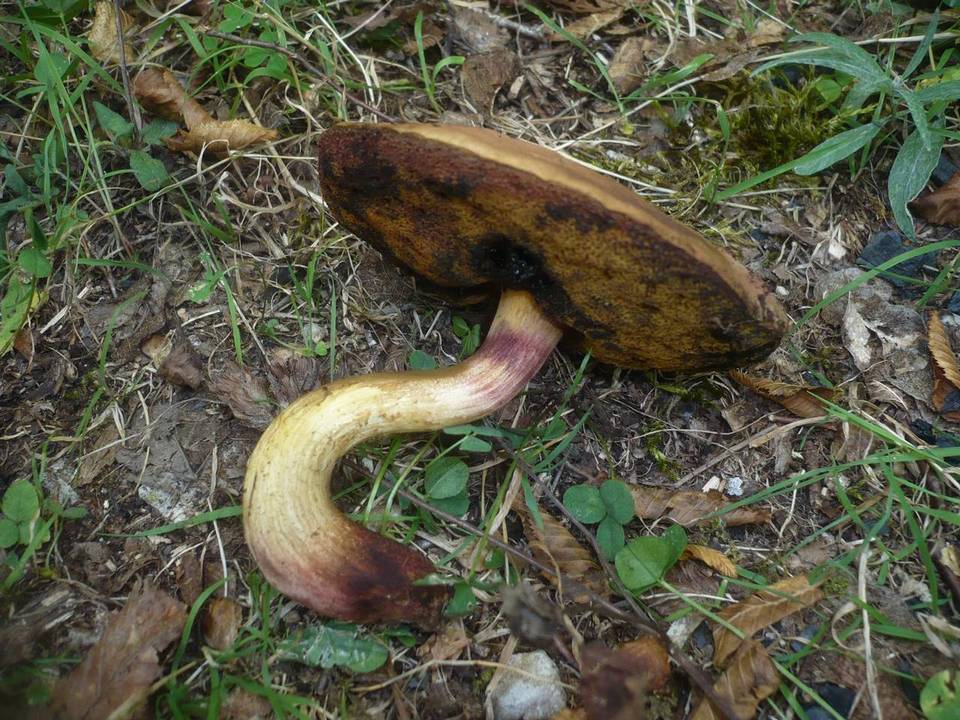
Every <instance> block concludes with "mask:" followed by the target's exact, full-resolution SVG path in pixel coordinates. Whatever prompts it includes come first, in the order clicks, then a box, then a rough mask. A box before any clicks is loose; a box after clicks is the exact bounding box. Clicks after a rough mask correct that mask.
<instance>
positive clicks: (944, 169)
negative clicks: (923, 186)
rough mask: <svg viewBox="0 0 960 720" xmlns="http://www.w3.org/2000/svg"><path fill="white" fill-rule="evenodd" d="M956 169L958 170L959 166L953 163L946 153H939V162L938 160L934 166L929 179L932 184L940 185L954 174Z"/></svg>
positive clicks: (959, 169)
mask: <svg viewBox="0 0 960 720" xmlns="http://www.w3.org/2000/svg"><path fill="white" fill-rule="evenodd" d="M958 171H960V168H958V167H957V166H956V165H955V164H954V163H953V161H952V160H951V159H950V157H949V156H948V155H947V154H946V153H940V162H938V163H937V167H935V168H934V170H933V174H932V175H931V176H930V180H931V181H932V182H933V184H934V185H936V186H937V187H940V186H941V185H943V184H944V183H945V182H947V181H948V180H949V179H950V178H952V177H953V176H954V175H956V174H957V172H958Z"/></svg>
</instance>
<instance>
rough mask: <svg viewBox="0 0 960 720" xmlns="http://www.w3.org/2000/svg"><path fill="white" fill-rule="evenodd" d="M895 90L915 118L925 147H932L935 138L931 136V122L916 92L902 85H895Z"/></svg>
mask: <svg viewBox="0 0 960 720" xmlns="http://www.w3.org/2000/svg"><path fill="white" fill-rule="evenodd" d="M894 92H896V94H897V95H899V96H900V99H901V100H903V103H904V105H906V106H907V109H908V110H909V111H910V117H911V118H913V124H914V126H915V127H916V128H917V132H918V133H919V134H920V140H921V142H923V147H924V148H930V146H931V145H932V143H933V138H932V137H931V136H930V123H928V122H927V109H926V108H925V107H924V106H923V103H921V102H920V100H919V98H917V96H916V93H914V92H913V91H912V90H908V89H907V88H905V87H902V86H895V87H894Z"/></svg>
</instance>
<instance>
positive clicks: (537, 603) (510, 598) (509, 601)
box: [500, 581, 569, 650]
mask: <svg viewBox="0 0 960 720" xmlns="http://www.w3.org/2000/svg"><path fill="white" fill-rule="evenodd" d="M500 595H501V597H502V598H503V616H504V617H505V618H506V619H507V627H509V628H510V632H511V633H512V634H513V636H514V637H515V638H517V639H518V640H520V641H521V642H524V643H526V644H527V645H530V646H531V647H535V648H540V649H541V650H555V649H556V648H557V646H558V645H559V644H562V643H563V640H564V639H565V638H566V637H567V636H568V635H569V632H568V631H567V628H566V618H565V617H564V615H563V611H562V610H561V609H560V608H559V607H557V606H556V605H554V604H553V603H552V602H550V600H548V599H547V598H545V597H543V596H542V595H540V594H538V593H537V592H536V591H535V590H534V589H533V588H532V587H531V586H530V584H529V583H527V582H525V581H524V582H520V583H517V584H516V585H504V586H503V588H502V589H501V590H500Z"/></svg>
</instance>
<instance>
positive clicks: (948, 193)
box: [910, 172, 960, 225]
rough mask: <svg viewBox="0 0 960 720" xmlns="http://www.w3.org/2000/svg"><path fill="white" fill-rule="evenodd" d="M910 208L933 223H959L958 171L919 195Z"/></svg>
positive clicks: (959, 195)
mask: <svg viewBox="0 0 960 720" xmlns="http://www.w3.org/2000/svg"><path fill="white" fill-rule="evenodd" d="M910 209H911V210H912V211H913V212H915V213H916V214H917V215H919V216H920V217H922V218H923V219H924V220H926V221H927V222H930V223H934V224H935V225H960V172H958V173H956V174H954V176H953V177H951V178H950V179H949V180H947V182H945V183H944V184H943V185H942V186H940V187H939V188H937V189H936V190H934V191H933V192H930V193H926V194H925V195H921V196H920V197H918V198H917V199H916V200H914V201H913V202H912V203H910Z"/></svg>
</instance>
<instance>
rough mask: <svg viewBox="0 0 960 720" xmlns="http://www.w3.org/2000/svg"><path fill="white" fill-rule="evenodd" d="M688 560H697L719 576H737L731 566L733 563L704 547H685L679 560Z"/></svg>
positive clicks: (721, 554)
mask: <svg viewBox="0 0 960 720" xmlns="http://www.w3.org/2000/svg"><path fill="white" fill-rule="evenodd" d="M690 558H693V559H694V560H699V561H700V562H702V563H703V564H704V565H706V566H707V567H709V568H711V569H713V570H716V571H717V572H718V573H720V574H721V575H726V576H727V577H736V576H737V566H736V565H734V564H733V561H731V560H730V558H728V557H727V556H726V555H724V554H723V553H722V552H720V551H719V550H714V549H713V548H711V547H707V546H705V545H687V547H686V548H684V550H683V554H682V555H681V556H680V559H681V560H688V559H690Z"/></svg>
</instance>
